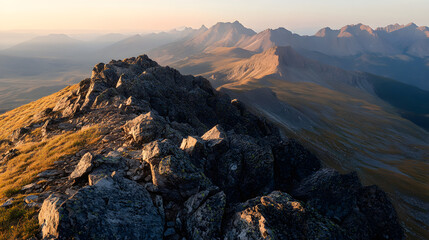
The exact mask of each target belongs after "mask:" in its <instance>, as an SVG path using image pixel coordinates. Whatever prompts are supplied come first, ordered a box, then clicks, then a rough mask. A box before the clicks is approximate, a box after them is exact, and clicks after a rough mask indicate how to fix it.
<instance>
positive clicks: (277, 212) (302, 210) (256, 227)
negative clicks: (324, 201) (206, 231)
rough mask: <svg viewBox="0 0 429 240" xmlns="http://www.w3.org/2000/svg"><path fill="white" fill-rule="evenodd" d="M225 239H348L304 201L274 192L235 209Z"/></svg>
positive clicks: (336, 226) (226, 227)
mask: <svg viewBox="0 0 429 240" xmlns="http://www.w3.org/2000/svg"><path fill="white" fill-rule="evenodd" d="M224 239H231V240H232V239H239V240H245V239H246V240H247V239H255V240H256V239H347V238H346V237H345V234H344V232H343V231H342V230H341V228H340V227H339V226H338V225H336V224H335V223H333V222H332V221H329V220H328V219H325V218H323V217H322V216H320V215H319V214H318V213H317V212H315V211H313V210H312V209H311V208H308V207H306V205H305V204H303V203H302V202H299V201H296V200H295V199H293V198H292V197H291V196H290V195H288V194H286V193H282V192H277V191H276V192H272V193H271V194H269V195H267V196H262V197H257V198H254V199H251V200H248V201H246V202H245V203H242V204H239V205H238V206H236V208H235V211H234V213H233V215H232V217H231V218H230V220H229V221H228V222H226V224H225V238H224Z"/></svg>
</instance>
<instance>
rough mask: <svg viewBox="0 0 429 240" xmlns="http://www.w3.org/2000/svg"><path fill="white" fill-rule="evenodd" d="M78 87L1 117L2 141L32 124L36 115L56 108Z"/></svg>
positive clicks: (74, 86)
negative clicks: (60, 101) (64, 97)
mask: <svg viewBox="0 0 429 240" xmlns="http://www.w3.org/2000/svg"><path fill="white" fill-rule="evenodd" d="M77 87H78V85H73V86H69V87H66V88H64V89H63V90H61V91H59V92H57V93H54V94H52V95H49V96H46V97H44V98H41V99H39V100H37V101H34V102H31V103H29V104H26V105H24V106H21V107H19V108H16V109H13V110H11V111H9V112H6V113H4V114H2V115H0V129H1V131H0V140H2V139H6V138H8V137H9V135H10V134H11V133H12V132H13V131H14V130H16V129H18V128H21V127H25V126H27V125H28V124H30V123H32V121H33V116H34V115H36V114H38V113H40V112H42V111H43V110H44V109H46V108H53V107H55V104H56V103H57V102H58V100H60V99H61V98H62V97H63V96H65V95H66V94H68V93H69V92H70V91H72V90H74V89H76V88H77Z"/></svg>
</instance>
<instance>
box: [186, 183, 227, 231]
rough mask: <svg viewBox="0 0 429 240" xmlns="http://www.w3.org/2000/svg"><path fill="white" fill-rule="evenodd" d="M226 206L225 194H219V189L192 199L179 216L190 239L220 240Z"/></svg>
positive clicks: (204, 192) (207, 191) (199, 194)
mask: <svg viewBox="0 0 429 240" xmlns="http://www.w3.org/2000/svg"><path fill="white" fill-rule="evenodd" d="M225 204H226V196H225V193H223V192H219V190H217V188H213V189H208V190H205V191H201V192H199V193H197V194H195V195H194V196H192V197H190V198H189V199H188V200H187V201H186V202H185V203H184V204H183V206H184V207H183V210H182V212H181V213H180V214H179V215H180V216H179V219H181V223H182V225H183V226H182V228H183V230H184V232H185V233H186V235H187V236H188V238H189V239H220V236H221V225H222V219H223V214H224V209H225Z"/></svg>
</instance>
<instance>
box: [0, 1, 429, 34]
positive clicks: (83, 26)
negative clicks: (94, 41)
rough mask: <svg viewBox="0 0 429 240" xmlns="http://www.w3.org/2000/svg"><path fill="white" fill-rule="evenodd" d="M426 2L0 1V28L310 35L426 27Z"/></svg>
mask: <svg viewBox="0 0 429 240" xmlns="http://www.w3.org/2000/svg"><path fill="white" fill-rule="evenodd" d="M428 10H429V1H428V0H407V1H404V0H359V1H347V0H300V1H298V0H293V1H291V0H264V1H261V0H216V1H208V0H180V1H172V0H150V1H147V0H73V1H70V0H67V1H65V0H37V1H35V0H0V31H11V30H13V31H16V30H20V31H22V30H24V31H27V30H31V31H40V32H85V31H96V32H145V31H154V30H155V31H159V30H168V29H172V28H175V27H180V26H190V27H194V28H195V27H200V25H201V24H205V25H206V26H211V25H213V24H214V23H216V22H219V21H234V20H238V21H240V22H241V23H243V24H244V25H245V26H248V27H251V28H253V29H255V30H263V29H265V28H276V27H280V26H282V27H286V28H288V29H291V30H295V31H296V32H298V33H304V34H313V33H314V32H315V31H316V30H318V29H319V28H322V27H325V26H330V27H332V28H339V27H341V26H344V25H346V24H351V23H360V22H362V23H365V24H368V25H370V26H372V27H377V26H384V25H387V24H390V23H401V24H406V23H409V22H415V23H416V24H418V25H429V14H428Z"/></svg>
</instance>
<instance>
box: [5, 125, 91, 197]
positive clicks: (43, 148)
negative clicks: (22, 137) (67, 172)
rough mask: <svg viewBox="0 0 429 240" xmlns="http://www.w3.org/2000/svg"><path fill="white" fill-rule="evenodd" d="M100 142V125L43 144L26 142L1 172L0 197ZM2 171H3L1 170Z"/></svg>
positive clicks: (16, 189) (10, 193) (66, 134)
mask: <svg viewBox="0 0 429 240" xmlns="http://www.w3.org/2000/svg"><path fill="white" fill-rule="evenodd" d="M98 140H99V131H98V129H97V126H93V127H91V128H88V129H86V130H81V131H77V132H70V133H64V134H62V135H58V136H55V137H52V138H50V139H48V140H46V141H43V142H31V143H25V144H22V145H20V146H19V147H17V149H18V151H19V152H20V154H19V155H18V156H16V157H15V158H13V159H11V160H9V161H8V162H7V164H6V165H5V166H3V168H4V170H5V171H4V172H2V173H0V198H1V197H5V196H7V197H9V196H10V195H13V193H15V192H16V191H18V190H19V189H21V187H22V186H24V185H25V184H28V183H30V182H32V181H33V180H34V178H35V176H36V175H37V174H38V173H40V172H42V171H44V170H47V169H49V168H50V167H51V165H52V164H53V163H54V162H55V161H58V160H60V159H61V158H63V157H65V156H67V155H71V154H75V153H76V152H78V151H80V150H81V149H82V148H83V147H86V146H88V145H91V144H94V143H95V142H96V141H98ZM0 172H1V171H0Z"/></svg>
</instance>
